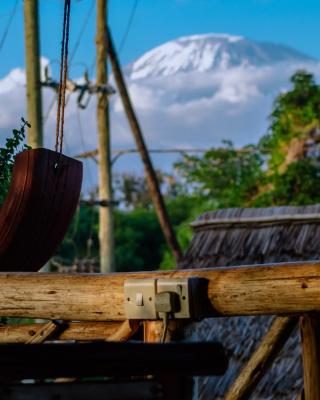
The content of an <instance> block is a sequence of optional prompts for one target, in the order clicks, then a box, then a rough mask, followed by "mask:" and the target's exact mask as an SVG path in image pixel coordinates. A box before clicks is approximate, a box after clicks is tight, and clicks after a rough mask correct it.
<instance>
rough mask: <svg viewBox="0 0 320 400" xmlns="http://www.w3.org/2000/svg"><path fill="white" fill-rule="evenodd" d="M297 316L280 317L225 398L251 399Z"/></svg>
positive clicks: (291, 329) (288, 334) (228, 399)
mask: <svg viewBox="0 0 320 400" xmlns="http://www.w3.org/2000/svg"><path fill="white" fill-rule="evenodd" d="M297 321H298V319H297V317H278V318H276V319H275V321H274V322H273V324H272V326H271V328H270V329H269V331H268V332H267V334H266V335H265V336H264V338H263V339H262V341H261V343H260V345H259V346H258V348H257V349H256V350H255V352H254V353H253V355H252V356H251V358H250V360H249V361H248V362H247V364H246V365H245V366H244V367H243V368H242V370H241V372H240V374H239V375H238V377H237V378H236V380H235V381H234V382H233V383H232V385H231V387H230V388H229V389H228V391H227V394H226V395H225V397H224V399H225V400H245V399H249V397H250V395H251V394H252V393H253V391H254V389H255V388H256V387H257V385H258V383H259V382H260V380H261V379H262V377H263V376H264V374H265V373H266V371H267V370H268V369H269V367H270V366H271V364H272V362H273V360H274V359H275V358H276V356H277V355H278V354H279V352H280V350H281V349H282V347H283V346H284V344H285V342H286V341H287V339H288V338H289V336H290V334H291V333H292V331H293V329H294V327H295V326H296V324H297Z"/></svg>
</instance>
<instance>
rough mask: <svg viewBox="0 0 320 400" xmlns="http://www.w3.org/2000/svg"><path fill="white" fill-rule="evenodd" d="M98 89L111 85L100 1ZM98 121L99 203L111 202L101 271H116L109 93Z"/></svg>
mask: <svg viewBox="0 0 320 400" xmlns="http://www.w3.org/2000/svg"><path fill="white" fill-rule="evenodd" d="M96 51H97V86H98V85H105V84H107V82H108V69H107V54H108V53H107V52H108V35H107V0H97V37H96ZM97 121H98V138H99V151H98V153H99V160H100V162H99V199H100V200H106V201H107V202H109V205H108V206H107V207H100V208H99V242H100V270H101V272H104V273H107V272H112V271H114V270H115V257H114V235H113V215H112V177H111V151H110V121H109V102H108V96H107V94H106V93H101V92H100V93H98V94H97Z"/></svg>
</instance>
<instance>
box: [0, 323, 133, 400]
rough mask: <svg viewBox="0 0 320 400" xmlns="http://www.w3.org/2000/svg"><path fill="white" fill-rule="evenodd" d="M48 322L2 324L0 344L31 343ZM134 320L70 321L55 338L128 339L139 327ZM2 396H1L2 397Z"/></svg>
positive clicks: (55, 334)
mask: <svg viewBox="0 0 320 400" xmlns="http://www.w3.org/2000/svg"><path fill="white" fill-rule="evenodd" d="M45 325H46V324H40V323H38V324H17V325H11V324H9V325H3V326H0V344H3V343H8V344H9V343H26V342H28V343H30V342H31V340H32V339H33V338H34V337H35V336H36V335H37V334H38V333H40V332H41V331H42V330H43V329H44V327H45ZM138 327H139V325H138V323H136V322H134V321H124V322H70V323H68V324H65V326H63V328H64V329H58V331H57V332H55V333H53V335H52V337H50V339H55V340H80V341H86V340H89V341H90V340H107V341H120V342H122V341H126V340H128V339H129V338H130V337H131V336H132V335H133V334H134V333H135V332H136V331H137V329H138ZM0 398H1V397H0Z"/></svg>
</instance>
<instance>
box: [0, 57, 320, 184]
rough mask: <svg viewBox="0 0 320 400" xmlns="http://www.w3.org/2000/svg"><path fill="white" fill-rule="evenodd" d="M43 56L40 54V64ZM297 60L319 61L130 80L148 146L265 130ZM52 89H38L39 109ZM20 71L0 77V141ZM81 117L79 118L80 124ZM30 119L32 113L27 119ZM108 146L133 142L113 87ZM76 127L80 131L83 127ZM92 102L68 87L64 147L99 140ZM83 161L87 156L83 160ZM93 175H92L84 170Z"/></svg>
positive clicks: (14, 120) (89, 145)
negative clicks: (80, 104)
mask: <svg viewBox="0 0 320 400" xmlns="http://www.w3.org/2000/svg"><path fill="white" fill-rule="evenodd" d="M46 63H47V60H43V61H42V65H46ZM300 68H305V69H308V70H309V71H311V72H313V73H314V74H315V75H316V77H320V65H319V64H318V63H308V64H287V63H282V64H275V65H273V66H268V67H252V66H241V67H237V68H232V69H229V70H226V71H220V72H214V73H209V72H206V73H199V72H198V73H181V74H177V75H175V76H170V77H162V78H157V79H141V80H135V81H134V82H129V84H128V87H129V91H130V94H131V97H132V99H133V103H134V107H135V110H136V111H137V115H138V118H139V121H140V124H141V126H142V130H143V132H144V135H145V139H146V142H147V144H148V146H149V147H153V148H163V147H184V148H190V147H208V148H209V147H211V146H216V145H219V144H220V143H221V140H222V139H231V140H233V141H234V142H235V144H236V145H237V146H241V145H244V144H247V143H252V142H256V141H257V140H258V139H259V137H261V135H262V134H263V133H264V132H265V131H266V129H267V126H268V115H269V114H270V112H271V109H272V103H273V101H274V98H275V96H276V95H277V94H278V93H279V92H280V91H281V90H284V89H287V88H288V87H289V86H290V83H289V77H290V76H291V75H292V73H293V72H294V71H296V70H297V69H300ZM53 96H54V93H53V92H52V91H51V90H50V89H45V90H44V91H43V99H44V106H43V109H44V115H45V113H46V110H47V109H48V106H49V104H50V103H51V100H52V98H53ZM25 101H26V98H25V73H24V70H22V69H21V68H16V69H13V70H12V71H11V72H10V73H9V74H8V75H7V76H6V77H4V78H3V79H1V80H0V141H1V143H3V141H4V138H5V137H6V136H8V133H10V131H11V130H12V128H14V127H16V126H17V124H19V120H20V116H26V108H25ZM79 118H80V124H79ZM31 122H32V121H31ZM111 126H112V145H113V148H115V149H119V148H134V147H135V144H134V141H133V139H132V135H131V133H130V129H129V126H128V123H127V121H126V117H125V115H124V112H123V108H122V105H121V102H120V99H119V96H118V94H116V95H115V96H113V98H112V100H111ZM81 130H82V132H81ZM44 132H45V145H46V146H48V147H49V148H53V144H54V140H55V139H54V137H55V108H54V109H53V110H52V112H51V114H50V115H49V118H48V120H47V122H46V124H45V128H44ZM96 132H97V127H96V102H95V99H94V98H92V99H91V101H90V104H89V106H88V108H87V109H86V110H85V111H82V110H80V111H79V110H78V109H77V104H76V96H75V95H74V94H73V95H71V97H70V101H69V103H68V105H67V109H66V121H65V151H66V153H67V154H70V155H73V154H76V153H79V152H82V151H84V150H91V149H94V148H95V147H96V146H97V133H96ZM156 160H157V161H156V162H157V167H160V166H162V167H165V168H168V167H169V164H170V163H171V161H172V157H167V156H162V157H157V158H156ZM86 165H87V164H86ZM119 168H120V169H127V170H129V169H130V170H133V169H135V170H141V169H142V167H141V163H140V162H138V157H131V156H128V157H123V158H122V159H120V160H119V161H118V162H117V164H116V167H115V169H119ZM90 175H91V177H90ZM95 176H96V169H95V167H94V166H93V164H92V163H91V165H90V170H89V168H86V170H85V179H86V183H85V187H88V186H90V185H91V184H92V182H93V181H96V178H95Z"/></svg>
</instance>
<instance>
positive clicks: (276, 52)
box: [126, 34, 311, 80]
mask: <svg viewBox="0 0 320 400" xmlns="http://www.w3.org/2000/svg"><path fill="white" fill-rule="evenodd" d="M310 60H311V58H310V57H308V56H306V55H304V54H302V53H300V52H298V51H296V50H293V49H291V48H289V47H287V46H283V45H280V44H274V43H263V42H262V43H259V42H255V41H253V40H249V39H246V38H244V37H241V36H232V35H228V34H205V35H192V36H186V37H181V38H178V39H176V40H173V41H170V42H167V43H164V44H163V45H161V46H158V47H156V48H154V49H152V50H150V51H148V52H147V53H145V54H144V55H143V56H141V57H140V58H138V59H137V60H136V61H135V62H133V63H132V64H131V65H129V66H128V67H127V69H126V71H127V73H128V76H129V77H130V79H131V80H135V79H142V78H149V77H159V76H170V75H174V74H177V73H180V72H192V71H198V72H208V71H219V70H226V69H228V68H231V67H238V66H249V65H251V66H257V67H258V66H265V65H271V64H275V63H278V62H297V61H310Z"/></svg>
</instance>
